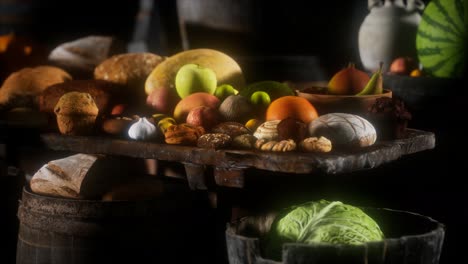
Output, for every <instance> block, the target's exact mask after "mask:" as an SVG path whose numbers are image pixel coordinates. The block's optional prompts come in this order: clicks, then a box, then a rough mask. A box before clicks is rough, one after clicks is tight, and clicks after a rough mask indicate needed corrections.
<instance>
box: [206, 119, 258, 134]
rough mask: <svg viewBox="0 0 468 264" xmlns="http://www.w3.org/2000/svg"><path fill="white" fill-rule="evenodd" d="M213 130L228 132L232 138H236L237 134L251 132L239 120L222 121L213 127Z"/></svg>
mask: <svg viewBox="0 0 468 264" xmlns="http://www.w3.org/2000/svg"><path fill="white" fill-rule="evenodd" d="M211 132H212V133H222V134H227V135H229V136H230V137H231V138H235V137H237V136H240V135H243V134H248V133H250V130H248V129H247V128H246V127H245V126H244V125H243V124H241V123H238V122H222V123H220V124H217V125H216V126H214V127H213V128H212V129H211Z"/></svg>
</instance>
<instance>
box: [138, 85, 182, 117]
mask: <svg viewBox="0 0 468 264" xmlns="http://www.w3.org/2000/svg"><path fill="white" fill-rule="evenodd" d="M179 101H180V98H179V96H178V95H177V93H176V91H175V90H174V89H172V88H169V87H159V88H157V89H154V90H153V91H152V92H151V93H150V94H149V95H148V97H147V98H146V103H147V104H148V105H149V106H151V107H152V108H154V109H155V110H156V111H157V112H159V113H165V114H171V113H172V111H173V110H174V107H175V105H176V104H177V103H178V102H179Z"/></svg>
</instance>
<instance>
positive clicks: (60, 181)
mask: <svg viewBox="0 0 468 264" xmlns="http://www.w3.org/2000/svg"><path fill="white" fill-rule="evenodd" d="M96 160H97V156H94V155H88V154H76V155H73V156H69V157H66V158H63V159H59V160H53V161H50V162H48V163H47V164H45V165H44V166H42V167H41V168H40V169H39V170H38V171H37V172H36V173H35V174H34V175H33V177H32V179H31V181H30V185H31V190H32V191H33V192H35V193H40V194H45V195H52V196H60V197H69V198H78V197H80V193H81V192H82V190H81V189H82V183H83V180H84V178H85V176H86V174H87V173H88V171H89V169H90V168H91V166H92V165H93V163H94V162H95V161H96Z"/></svg>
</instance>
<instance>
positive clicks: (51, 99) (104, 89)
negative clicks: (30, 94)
mask: <svg viewBox="0 0 468 264" xmlns="http://www.w3.org/2000/svg"><path fill="white" fill-rule="evenodd" d="M116 86H119V85H117V84H115V83H112V82H108V81H104V80H72V81H68V82H64V83H58V84H54V85H52V86H49V87H48V88H47V89H45V90H44V91H43V92H42V93H41V94H40V95H39V98H38V102H39V110H40V111H41V112H46V113H53V112H54V107H55V105H56V104H57V102H58V101H59V99H60V97H62V96H63V95H64V94H66V93H69V92H80V93H89V94H90V95H91V96H92V97H93V100H94V102H95V103H96V105H97V107H98V108H99V113H100V114H104V113H108V112H110V110H111V107H112V106H113V105H114V104H116V103H124V102H123V101H124V99H123V96H121V95H120V94H118V92H119V90H120V89H118V88H116Z"/></svg>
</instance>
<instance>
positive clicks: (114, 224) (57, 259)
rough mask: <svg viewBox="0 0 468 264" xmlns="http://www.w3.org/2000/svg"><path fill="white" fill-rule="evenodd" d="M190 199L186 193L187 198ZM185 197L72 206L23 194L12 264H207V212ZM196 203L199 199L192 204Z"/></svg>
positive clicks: (61, 200) (172, 194)
mask: <svg viewBox="0 0 468 264" xmlns="http://www.w3.org/2000/svg"><path fill="white" fill-rule="evenodd" d="M187 193H188V192H187ZM187 193H185V192H183V193H181V192H180V191H174V189H172V190H171V192H170V193H169V194H167V195H165V196H163V197H161V198H158V199H156V200H147V201H98V200H74V199H64V198H56V197H49V196H43V195H38V194H35V193H33V192H32V191H30V189H28V188H24V189H23V193H22V199H21V201H20V206H19V209H18V217H19V220H20V226H19V233H18V244H17V256H16V263H18V264H26V263H34V264H39V263H75V264H78V263H83V264H84V263H188V262H191V261H195V262H194V263H200V262H210V261H209V260H207V258H209V256H210V253H209V251H207V250H205V249H206V248H209V247H210V246H213V245H210V244H209V242H206V243H199V241H200V237H201V236H203V237H205V238H206V239H205V241H206V240H209V241H214V239H211V240H210V238H211V237H212V236H213V234H211V233H210V232H211V231H210V230H212V229H211V228H210V227H211V226H212V223H211V220H210V219H211V217H210V212H211V210H209V209H208V206H207V207H206V208H205V206H204V204H205V202H204V201H203V200H202V199H198V198H197V197H193V196H191V194H190V193H189V194H187ZM194 198H197V199H194Z"/></svg>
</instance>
